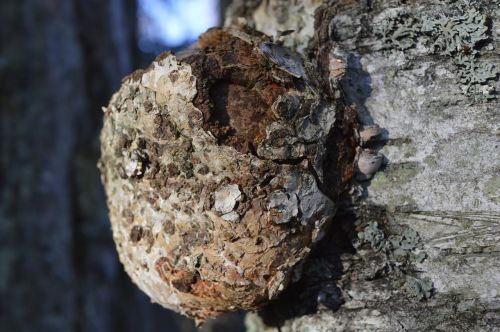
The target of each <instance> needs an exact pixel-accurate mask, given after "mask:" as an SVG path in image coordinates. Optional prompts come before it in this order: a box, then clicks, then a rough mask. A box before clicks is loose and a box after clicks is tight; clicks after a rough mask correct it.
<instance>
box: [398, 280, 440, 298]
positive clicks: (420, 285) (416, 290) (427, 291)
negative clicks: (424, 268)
mask: <svg viewBox="0 0 500 332" xmlns="http://www.w3.org/2000/svg"><path fill="white" fill-rule="evenodd" d="M404 287H405V292H406V294H407V295H408V297H409V298H411V299H413V300H416V301H422V300H425V299H428V298H430V297H431V295H432V291H433V289H434V284H433V283H432V280H431V279H430V278H427V277H425V278H423V279H418V278H414V277H411V276H407V277H406V282H405V285H404Z"/></svg>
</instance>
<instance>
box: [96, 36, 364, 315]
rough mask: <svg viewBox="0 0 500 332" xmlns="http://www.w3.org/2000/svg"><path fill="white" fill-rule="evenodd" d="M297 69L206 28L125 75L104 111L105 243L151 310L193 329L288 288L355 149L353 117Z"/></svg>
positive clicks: (286, 58) (286, 57) (263, 40)
mask: <svg viewBox="0 0 500 332" xmlns="http://www.w3.org/2000/svg"><path fill="white" fill-rule="evenodd" d="M339 61H340V60H339ZM304 66H305V64H303V61H302V59H301V58H300V57H298V56H297V55H295V54H294V53H293V52H291V51H290V50H289V49H287V48H284V47H282V46H280V45H277V44H274V43H272V42H271V41H270V40H269V38H268V37H266V36H264V35H261V34H256V33H254V32H253V31H251V30H247V31H243V30H221V29H212V30H209V31H208V32H207V33H205V34H203V35H202V36H201V37H200V39H199V42H198V45H197V48H195V49H191V50H188V51H186V52H184V53H182V54H180V55H178V56H177V57H176V56H174V55H172V54H169V53H165V54H163V55H161V56H159V57H158V58H157V59H156V60H155V61H154V62H153V64H152V65H151V66H150V67H149V68H148V69H146V70H145V71H144V70H140V71H138V72H136V73H134V74H132V75H131V76H129V77H128V78H127V79H126V80H125V81H124V83H123V85H122V87H121V88H120V90H119V91H118V92H117V93H116V94H115V95H114V96H113V98H112V99H111V102H110V104H109V106H108V107H107V108H106V109H104V112H105V116H104V117H105V119H104V127H103V131H102V135H101V149H102V155H101V161H100V168H101V172H102V175H103V183H104V186H105V188H106V193H107V197H108V206H109V208H110V218H111V222H112V225H113V234H114V239H115V242H116V244H117V248H118V252H119V254H120V260H121V261H122V262H123V264H124V266H125V269H126V271H127V272H128V273H129V275H130V276H131V277H132V279H133V280H134V282H135V283H136V284H137V285H138V286H139V287H140V288H141V289H142V290H144V291H145V292H146V293H147V294H148V295H149V296H150V297H151V299H152V300H153V301H155V302H158V303H160V304H161V305H163V306H165V307H167V308H170V309H174V310H176V311H179V312H181V313H183V314H185V315H188V316H190V317H193V318H195V319H197V320H199V321H203V320H204V319H206V318H207V317H210V316H214V315H217V314H219V313H221V312H224V311H231V310H237V309H256V308H258V307H259V306H262V304H263V303H265V302H266V301H268V300H270V299H274V298H275V297H276V296H277V295H278V294H279V293H280V292H282V291H283V289H285V288H286V286H287V284H288V283H289V282H290V280H292V279H293V278H298V275H299V274H300V273H298V272H299V270H298V269H297V267H298V266H299V265H300V263H301V262H302V261H303V259H304V258H305V257H307V255H308V254H309V252H310V250H311V248H312V247H313V246H314V244H315V243H316V242H317V241H318V240H319V239H320V238H321V237H322V236H323V234H324V229H325V227H326V226H327V224H328V222H329V221H330V220H331V218H332V216H333V215H334V212H335V207H336V205H335V202H336V200H337V198H338V196H339V193H341V192H342V191H343V190H344V189H345V184H346V182H347V181H348V180H349V179H350V178H351V177H352V174H353V173H354V157H355V149H356V144H357V141H356V139H355V135H354V131H355V128H356V121H355V119H354V118H353V117H352V114H353V113H352V111H351V110H350V109H349V108H344V107H343V104H341V103H338V101H337V99H335V98H334V97H333V94H332V96H329V95H328V94H320V93H319V92H320V91H319V90H317V89H316V88H314V85H313V83H314V82H313V81H312V78H311V77H309V76H308V75H307V74H306V70H305V68H304ZM335 90H338V86H335V87H334V86H332V91H335ZM337 104H339V105H337ZM294 272H296V274H295V276H294V274H293V273H294Z"/></svg>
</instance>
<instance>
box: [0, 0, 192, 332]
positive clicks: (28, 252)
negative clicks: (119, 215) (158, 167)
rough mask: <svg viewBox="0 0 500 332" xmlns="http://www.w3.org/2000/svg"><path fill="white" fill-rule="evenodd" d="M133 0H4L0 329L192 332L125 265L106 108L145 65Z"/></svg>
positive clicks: (0, 21)
mask: <svg viewBox="0 0 500 332" xmlns="http://www.w3.org/2000/svg"><path fill="white" fill-rule="evenodd" d="M136 6H137V4H136V1H135V0H112V1H100V0H64V1H61V0H47V1H45V0H44V1H39V0H23V1H17V0H5V1H2V2H1V3H0V36H1V37H0V78H1V79H0V140H1V143H0V149H1V150H0V153H1V154H0V156H1V159H0V330H2V331H193V330H195V327H194V324H193V323H192V322H191V321H190V320H188V319H185V318H183V317H181V316H179V315H177V314H174V313H172V312H170V311H167V310H165V309H163V308H161V307H160V306H158V305H154V304H151V303H150V302H149V299H148V298H147V297H146V296H145V295H144V294H142V293H141V292H140V291H139V290H138V289H137V287H136V286H135V285H133V284H132V283H131V281H130V279H129V278H128V277H126V275H125V274H124V272H123V268H122V267H121V265H120V264H119V262H118V258H117V254H116V250H115V248H114V244H113V240H112V237H111V231H110V224H109V221H108V217H107V209H106V205H105V198H104V195H103V191H102V186H101V183H100V179H99V174H98V171H97V168H96V162H97V158H98V156H99V146H98V134H99V131H100V128H101V123H102V112H101V106H103V105H106V104H107V102H108V100H109V98H110V96H111V94H112V93H113V92H114V91H115V90H116V89H117V88H118V87H119V85H120V81H121V79H122V77H124V76H125V75H127V74H129V73H130V72H131V71H133V70H134V69H135V68H137V67H139V66H140V62H141V54H140V53H139V50H138V48H137V15H136V10H137V8H136Z"/></svg>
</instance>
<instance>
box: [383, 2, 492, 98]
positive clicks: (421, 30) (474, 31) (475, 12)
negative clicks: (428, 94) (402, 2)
mask: <svg viewBox="0 0 500 332" xmlns="http://www.w3.org/2000/svg"><path fill="white" fill-rule="evenodd" d="M478 7H479V3H477V2H476V1H472V0H463V1H459V2H458V3H457V5H456V6H451V7H450V6H446V7H445V6H436V7H432V8H429V7H426V8H427V9H426V10H425V11H422V12H415V13H409V12H405V11H399V12H396V13H394V14H393V15H391V16H389V17H387V18H386V19H384V20H383V21H381V22H380V23H378V24H377V25H376V26H375V29H374V33H375V35H376V36H377V37H379V38H381V39H382V43H383V45H384V48H387V47H389V48H391V47H395V48H398V49H401V50H406V49H409V48H412V47H414V46H416V45H417V43H420V44H422V45H426V46H427V47H428V48H429V49H430V51H431V53H434V54H440V55H442V56H447V57H449V58H451V63H452V65H453V67H454V68H455V72H456V73H457V77H458V80H459V82H460V83H461V84H462V85H463V87H464V89H463V92H464V93H465V94H466V95H469V96H473V97H474V99H475V100H481V99H492V98H495V96H496V95H495V89H494V86H493V84H492V81H493V80H495V79H496V78H497V77H498V74H499V72H498V69H497V68H495V66H494V65H493V64H491V63H485V62H484V61H481V56H480V51H481V49H482V48H483V47H484V45H485V44H487V41H488V40H490V39H491V32H490V29H489V27H488V19H487V16H486V15H485V14H483V13H482V12H481V11H480V10H479V9H478Z"/></svg>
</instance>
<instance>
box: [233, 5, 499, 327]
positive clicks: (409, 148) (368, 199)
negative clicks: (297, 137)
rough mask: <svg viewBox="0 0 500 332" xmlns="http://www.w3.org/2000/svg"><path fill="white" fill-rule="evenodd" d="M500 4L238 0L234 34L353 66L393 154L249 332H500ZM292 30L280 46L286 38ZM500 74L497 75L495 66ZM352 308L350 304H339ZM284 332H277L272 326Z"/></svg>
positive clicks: (382, 143)
mask: <svg viewBox="0 0 500 332" xmlns="http://www.w3.org/2000/svg"><path fill="white" fill-rule="evenodd" d="M499 6H500V2H499V1H436V0H433V1H431V0H427V1H395V0H385V1H349V0H340V1H338V0H337V1H324V2H321V1H313V0H309V1H296V0H294V1H280V0H267V1H235V2H234V3H233V5H232V6H231V7H230V8H229V10H228V14H229V15H228V17H227V18H226V25H231V24H240V23H241V22H245V23H246V24H250V25H252V26H254V27H255V28H257V29H258V30H261V31H263V32H264V33H266V34H269V35H273V36H276V37H277V38H281V40H283V42H284V44H285V45H287V46H290V47H292V48H295V49H296V50H297V51H299V52H301V53H303V54H304V56H305V57H307V58H309V60H310V61H311V62H312V63H313V64H315V65H316V70H318V71H322V72H325V71H326V72H328V62H324V61H323V62H322V61H321V56H322V55H324V53H323V52H324V50H329V49H332V50H333V51H332V53H334V54H335V55H337V56H340V57H343V58H344V59H345V60H346V62H347V69H346V79H345V80H344V81H343V82H342V86H343V89H344V94H345V98H346V99H347V100H348V101H349V103H352V104H354V105H355V106H356V109H357V112H358V116H359V119H360V121H361V122H362V123H363V124H365V125H372V124H378V125H379V126H380V127H381V128H382V137H381V139H380V140H379V141H378V142H375V143H372V144H371V148H373V149H376V150H379V151H380V152H382V153H383V154H384V155H385V157H386V163H385V167H384V168H383V169H382V170H381V171H380V172H378V173H377V174H376V175H375V177H374V178H373V179H372V180H371V181H354V182H353V185H352V188H351V190H350V192H349V193H347V194H346V199H345V203H344V207H343V208H342V209H341V211H340V212H339V213H338V215H337V217H336V220H335V223H334V225H333V226H332V229H331V232H330V234H329V235H328V236H327V237H326V239H325V240H324V241H323V242H322V243H321V244H320V245H319V246H318V248H317V249H316V252H315V253H314V254H313V255H312V257H310V259H309V260H308V262H307V263H306V265H305V266H304V273H303V278H302V280H301V281H299V282H298V283H296V284H292V285H291V286H290V289H289V290H287V291H286V292H285V293H284V294H283V295H282V296H281V298H280V299H278V300H277V301H275V302H274V303H272V304H271V305H269V306H268V307H267V308H265V309H264V310H262V312H260V315H255V314H249V315H248V316H247V320H246V323H247V326H248V328H249V330H250V331H264V330H266V331H277V330H278V327H279V328H280V331H341V330H356V331H358V330H359V331H366V330H377V331H403V330H419V331H424V330H426V331H427V330H442V331H465V330H474V331H477V330H481V331H493V330H498V328H499V326H500V314H499V309H500V260H499V253H500V247H499V244H498V243H499V240H500V225H499V223H500V204H499V202H500V177H499V171H500V157H499V156H500V154H499V140H498V137H499V126H498V124H499V123H500V108H499V105H498V102H497V95H498V91H499V90H500V87H499V83H498V71H497V69H498V68H499V63H500V57H499V54H498V50H497V48H496V45H497V44H498V43H499V42H500V34H499V23H500V10H499V9H500V7H499ZM285 30H294V31H293V32H292V33H290V34H288V35H285V36H279V33H278V32H279V31H285ZM493 66H496V67H493ZM341 303H342V305H340V304H341ZM273 326H274V327H273Z"/></svg>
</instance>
